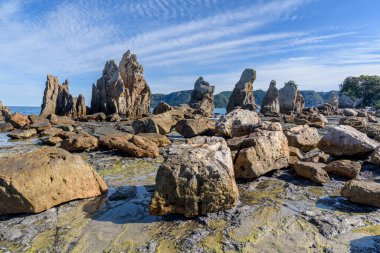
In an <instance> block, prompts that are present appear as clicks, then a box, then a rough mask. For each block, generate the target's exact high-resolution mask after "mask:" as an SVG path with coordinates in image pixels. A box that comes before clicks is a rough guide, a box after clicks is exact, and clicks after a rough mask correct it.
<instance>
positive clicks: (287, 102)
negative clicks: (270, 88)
mask: <svg viewBox="0 0 380 253" xmlns="http://www.w3.org/2000/svg"><path fill="white" fill-rule="evenodd" d="M279 95H280V112H281V113H284V114H290V113H292V112H302V110H303V108H304V107H305V101H304V99H303V97H302V95H301V92H300V91H299V90H298V85H297V84H296V83H295V82H294V81H289V82H287V83H285V86H284V87H283V88H281V89H280V90H279Z"/></svg>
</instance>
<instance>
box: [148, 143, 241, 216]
mask: <svg viewBox="0 0 380 253" xmlns="http://www.w3.org/2000/svg"><path fill="white" fill-rule="evenodd" d="M238 196H239V192H238V188H237V186H236V183H235V176H234V170H233V164H232V159H231V153H230V150H229V148H228V147H227V145H226V142H225V141H224V140H223V139H222V138H218V137H204V136H198V137H195V138H192V139H189V140H188V141H187V143H185V144H177V145H172V146H171V148H170V149H169V152H168V154H167V156H166V157H165V161H164V163H163V164H162V165H161V166H160V168H159V170H158V172H157V177H156V192H155V193H154V195H153V197H152V201H151V203H150V207H149V209H150V212H151V214H154V215H165V214H169V213H178V214H183V215H184V216H186V217H194V216H198V215H204V214H207V213H212V212H217V211H222V210H227V209H231V208H233V207H235V206H236V205H237V202H238Z"/></svg>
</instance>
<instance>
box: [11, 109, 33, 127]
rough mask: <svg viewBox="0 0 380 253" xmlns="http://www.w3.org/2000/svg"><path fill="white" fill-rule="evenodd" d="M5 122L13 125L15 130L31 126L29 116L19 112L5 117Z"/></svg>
mask: <svg viewBox="0 0 380 253" xmlns="http://www.w3.org/2000/svg"><path fill="white" fill-rule="evenodd" d="M5 122H8V123H11V124H12V125H13V127H14V128H23V127H25V126H27V125H29V124H30V120H29V118H28V116H26V115H23V114H20V113H18V112H16V113H14V114H7V115H5Z"/></svg>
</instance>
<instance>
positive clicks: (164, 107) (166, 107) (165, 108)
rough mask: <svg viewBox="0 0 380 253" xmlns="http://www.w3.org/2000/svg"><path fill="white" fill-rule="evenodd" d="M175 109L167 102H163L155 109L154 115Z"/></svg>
mask: <svg viewBox="0 0 380 253" xmlns="http://www.w3.org/2000/svg"><path fill="white" fill-rule="evenodd" d="M172 109H173V108H172V107H171V106H170V105H169V104H168V103H166V102H163V101H161V102H160V103H159V104H158V105H157V106H156V107H155V108H154V109H153V114H154V115H157V114H161V113H164V112H167V111H170V110H172Z"/></svg>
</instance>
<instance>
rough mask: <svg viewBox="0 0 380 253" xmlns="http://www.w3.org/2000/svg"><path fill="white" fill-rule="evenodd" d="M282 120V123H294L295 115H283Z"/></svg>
mask: <svg viewBox="0 0 380 253" xmlns="http://www.w3.org/2000/svg"><path fill="white" fill-rule="evenodd" d="M283 120H284V123H288V124H291V123H295V121H296V117H295V116H294V115H284V117H283Z"/></svg>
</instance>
